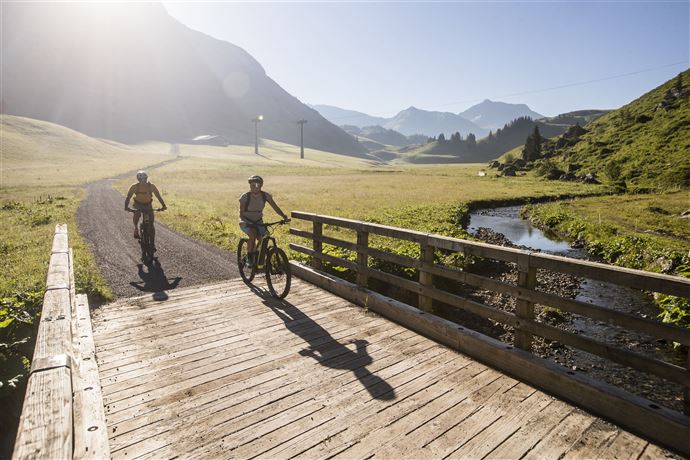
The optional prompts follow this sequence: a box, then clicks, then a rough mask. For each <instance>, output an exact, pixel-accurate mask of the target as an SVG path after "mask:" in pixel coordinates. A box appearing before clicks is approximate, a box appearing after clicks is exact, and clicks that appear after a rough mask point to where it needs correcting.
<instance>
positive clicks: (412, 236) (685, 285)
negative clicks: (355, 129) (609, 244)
mask: <svg viewBox="0 0 690 460" xmlns="http://www.w3.org/2000/svg"><path fill="white" fill-rule="evenodd" d="M293 215H294V216H295V218H296V219H304V220H309V221H312V222H321V223H325V224H330V225H336V226H340V227H344V228H350V229H353V230H365V231H368V232H370V233H375V234H378V235H383V236H388V237H392V238H398V239H404V240H408V241H414V242H417V243H422V242H424V241H425V240H427V239H428V241H429V244H430V245H432V246H434V247H437V248H439V249H446V250H450V251H456V252H462V253H464V254H471V255H474V256H477V257H487V258H491V259H496V260H503V261H506V262H514V263H517V262H518V257H519V255H520V254H523V255H524V254H528V253H529V252H528V251H523V250H519V249H513V248H505V247H501V246H496V245H490V244H486V243H478V242H474V241H468V240H461V239H458V238H450V237H444V236H441V235H433V234H425V233H422V232H416V231H413V230H406V229H401V228H396V227H388V226H385V225H377V224H370V223H366V222H360V221H354V220H351V219H340V218H336V217H331V216H322V215H316V214H311V213H303V212H299V211H294V212H293ZM533 258H534V263H533V265H534V267H535V268H545V269H548V270H553V271H555V272H559V273H569V274H573V275H576V276H583V277H586V278H592V279H597V280H601V281H608V282H613V283H616V284H620V285H623V286H627V287H631V288H635V289H642V290H647V291H652V292H662V293H665V294H671V295H676V296H680V297H690V280H689V279H687V278H683V277H679V276H670V275H663V274H658V273H652V272H644V271H641V270H633V269H627V268H621V267H615V266H610V265H605V264H601V263H597V262H589V261H584V260H577V259H571V258H567V257H561V256H555V255H550V254H543V253H535V254H533Z"/></svg>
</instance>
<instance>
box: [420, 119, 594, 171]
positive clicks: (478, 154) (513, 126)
mask: <svg viewBox="0 0 690 460" xmlns="http://www.w3.org/2000/svg"><path fill="white" fill-rule="evenodd" d="M605 113H606V111H604V110H588V111H584V110H583V111H579V112H569V113H566V114H562V115H558V116H556V117H551V118H542V119H540V120H532V119H531V118H529V117H526V116H525V117H519V118H517V119H515V120H513V121H511V122H510V123H508V124H507V125H504V127H503V128H499V129H497V130H496V131H495V132H490V133H489V135H488V136H486V137H484V138H483V139H480V140H476V138H475V137H473V136H467V137H466V138H463V136H457V135H453V136H451V137H450V138H447V137H445V136H444V139H438V140H436V141H435V142H431V143H428V144H426V145H422V146H420V147H419V148H417V149H415V150H413V151H411V155H410V159H412V160H414V161H420V162H422V161H423V162H430V160H429V158H427V157H428V156H439V155H441V156H444V155H445V156H450V157H454V158H455V159H456V161H457V162H460V163H477V162H482V163H483V162H486V161H489V160H492V159H495V158H498V157H499V156H501V155H502V154H503V153H505V152H507V151H509V150H511V149H513V148H515V147H517V146H522V145H524V144H525V140H526V139H527V136H529V135H530V134H532V133H533V132H534V128H535V127H537V128H538V129H539V132H540V133H541V135H542V136H543V137H545V138H549V137H553V136H557V135H560V134H563V133H566V132H567V131H568V130H569V129H570V128H571V127H573V126H576V125H580V126H584V125H586V124H587V123H588V121H589V120H594V119H596V118H597V117H599V116H601V115H603V114H605ZM447 161H448V159H444V162H447Z"/></svg>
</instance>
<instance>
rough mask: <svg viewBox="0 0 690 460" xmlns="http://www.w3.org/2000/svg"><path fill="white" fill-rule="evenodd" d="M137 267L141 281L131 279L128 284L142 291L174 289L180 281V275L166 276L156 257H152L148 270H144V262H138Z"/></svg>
mask: <svg viewBox="0 0 690 460" xmlns="http://www.w3.org/2000/svg"><path fill="white" fill-rule="evenodd" d="M137 267H138V269H139V278H141V281H132V282H131V283H129V284H130V285H132V286H134V287H135V288H137V289H139V290H140V291H143V292H162V291H169V290H170V289H175V288H176V287H177V285H178V284H180V281H182V277H180V276H177V277H175V278H167V277H166V276H165V272H164V271H163V267H161V263H160V262H159V261H158V259H153V263H152V264H151V266H150V267H148V271H146V270H144V267H145V265H144V264H138V265H137ZM171 280H172V282H171Z"/></svg>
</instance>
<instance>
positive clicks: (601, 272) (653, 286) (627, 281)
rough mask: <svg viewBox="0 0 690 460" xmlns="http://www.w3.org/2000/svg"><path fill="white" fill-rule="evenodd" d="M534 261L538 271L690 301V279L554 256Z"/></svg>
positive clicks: (539, 254)
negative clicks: (607, 283)
mask: <svg viewBox="0 0 690 460" xmlns="http://www.w3.org/2000/svg"><path fill="white" fill-rule="evenodd" d="M532 258H533V260H532V264H533V265H534V267H536V268H545V269H547V270H552V271H555V272H559V273H568V274H571V275H575V276H582V277H584V278H589V279H595V280H600V281H606V282H609V283H615V284H618V285H621V286H626V287H630V288H633V289H641V290H645V291H652V292H661V293H664V294H670V295H675V296H679V297H688V298H690V279H688V278H683V277H680V276H671V275H664V274H661V273H652V272H645V271H642V270H634V269H632V268H623V267H616V266H612V265H606V264H601V263H598V262H590V261H588V260H578V259H570V258H568V257H561V256H554V255H551V254H543V253H538V254H536V253H535V254H533V255H532Z"/></svg>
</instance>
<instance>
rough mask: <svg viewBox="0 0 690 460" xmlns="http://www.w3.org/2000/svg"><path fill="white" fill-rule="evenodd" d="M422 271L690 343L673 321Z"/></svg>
mask: <svg viewBox="0 0 690 460" xmlns="http://www.w3.org/2000/svg"><path fill="white" fill-rule="evenodd" d="M421 270H425V271H428V272H430V273H433V274H434V275H436V276H442V277H445V278H448V279H452V280H454V281H459V282H461V283H466V284H469V285H470V286H475V287H478V288H482V289H487V290H491V291H495V292H500V293H502V294H508V295H511V296H513V297H518V298H520V299H524V300H526V301H529V302H532V303H537V304H540V305H544V306H549V307H555V308H559V309H561V310H565V311H569V312H571V313H576V314H578V315H582V316H587V317H589V318H592V319H596V320H598V321H606V322H608V323H610V324H614V325H616V326H621V327H624V328H628V329H634V330H636V331H640V332H644V333H646V334H649V335H651V336H652V337H657V338H663V339H666V340H669V341H674V342H679V343H682V344H685V345H690V330H688V329H683V328H680V327H676V326H672V325H670V324H663V323H658V322H656V321H654V320H651V319H645V318H639V317H636V316H633V315H629V314H627V313H623V312H620V311H616V310H612V309H609V308H605V307H601V306H599V305H593V304H590V303H586V302H580V301H577V300H573V299H567V298H563V297H559V296H558V295H555V294H550V293H548V292H541V291H535V290H530V289H524V288H521V287H518V286H513V285H511V284H507V283H503V282H501V281H496V280H493V279H491V278H487V277H484V276H481V275H476V274H473V273H468V272H465V271H460V270H455V269H453V268H451V267H444V266H441V265H433V266H430V265H425V266H423V267H422V268H421Z"/></svg>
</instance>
